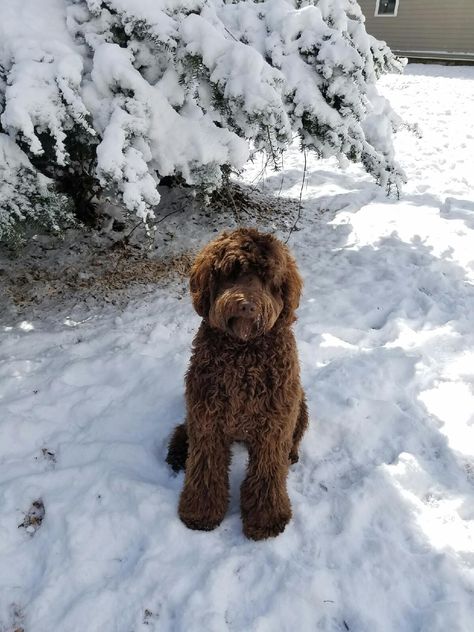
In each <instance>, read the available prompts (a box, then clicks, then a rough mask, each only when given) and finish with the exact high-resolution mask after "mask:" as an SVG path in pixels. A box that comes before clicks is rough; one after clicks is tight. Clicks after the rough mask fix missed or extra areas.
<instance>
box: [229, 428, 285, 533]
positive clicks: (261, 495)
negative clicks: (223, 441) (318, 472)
mask: <svg viewBox="0 0 474 632" xmlns="http://www.w3.org/2000/svg"><path fill="white" fill-rule="evenodd" d="M290 448H291V439H288V440H281V441H278V442H275V441H274V440H273V441H268V440H266V441H262V442H257V443H253V444H252V445H250V446H249V465H248V470H247V476H246V478H245V480H244V482H243V483H242V487H241V490H240V504H241V511H242V521H243V528H244V533H245V535H246V536H247V537H248V538H252V540H263V539H264V538H270V537H273V536H276V535H278V534H279V533H281V532H282V531H283V530H284V529H285V527H286V525H287V524H288V522H289V521H290V519H291V505H290V499H289V498H288V492H287V490H286V477H287V474H288V466H289V462H288V454H289V451H290Z"/></svg>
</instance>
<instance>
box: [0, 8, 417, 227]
mask: <svg viewBox="0 0 474 632" xmlns="http://www.w3.org/2000/svg"><path fill="white" fill-rule="evenodd" d="M0 8H1V13H2V20H1V21H0V133H1V134H2V139H3V140H2V145H1V146H2V147H4V149H3V151H4V152H5V151H6V152H7V153H8V155H9V156H10V158H9V159H8V160H4V161H2V165H1V167H0V168H1V170H2V171H1V176H2V178H1V180H0V238H1V237H2V235H3V236H4V235H5V233H7V232H8V230H10V229H9V228H8V227H11V226H12V225H13V224H14V223H15V222H16V221H17V220H18V219H20V220H21V221H27V220H28V218H30V217H31V218H33V217H34V218H38V217H39V216H42V215H44V217H45V218H48V221H47V222H46V223H50V221H49V220H53V218H56V219H60V212H59V209H60V204H59V201H60V200H61V197H58V195H59V196H61V195H63V194H67V195H69V197H70V198H72V199H73V202H74V204H75V210H76V214H77V215H78V216H79V217H82V218H84V217H87V214H88V213H89V212H90V207H91V205H92V199H93V198H94V196H95V195H96V194H100V195H102V196H103V195H107V196H111V197H114V198H118V199H119V200H120V201H121V203H122V204H123V205H124V206H125V207H126V208H127V209H128V210H129V211H133V212H135V213H136V214H137V215H138V216H139V217H140V218H142V219H143V220H147V218H149V217H150V216H152V215H153V208H154V207H155V206H156V205H157V204H158V203H159V199H160V198H159V194H158V191H157V183H158V182H159V180H160V178H162V177H164V176H169V175H178V176H180V177H181V178H182V179H184V181H185V182H187V183H188V184H191V185H194V186H196V187H200V188H203V189H204V190H212V189H214V188H216V187H218V186H219V185H220V184H221V182H222V178H223V173H228V172H229V170H232V169H234V170H238V169H240V168H241V167H242V166H243V165H244V164H245V162H246V161H247V159H248V157H249V151H250V148H252V149H257V150H262V151H266V152H268V153H269V155H270V156H272V157H273V158H274V160H276V157H278V156H279V154H280V152H282V151H284V149H285V148H286V147H288V145H289V144H290V143H291V142H292V140H293V138H294V137H295V136H296V137H299V139H300V142H301V146H302V147H303V148H307V149H310V150H313V151H315V152H316V154H317V155H318V156H320V157H328V156H346V157H348V158H349V159H350V160H353V161H356V162H361V163H362V164H363V165H364V167H365V169H366V170H367V171H368V172H369V173H371V174H372V175H373V176H374V178H375V179H376V180H377V182H378V183H379V184H380V185H382V186H385V187H392V186H395V187H398V186H399V184H400V183H401V182H402V181H403V179H404V175H403V172H402V171H401V169H400V168H399V167H398V166H397V164H396V162H395V161H394V155H393V146H392V138H391V135H392V130H393V129H394V128H395V127H396V125H397V117H396V116H395V114H394V113H393V112H392V110H391V109H390V106H389V104H388V103H387V101H386V100H385V99H383V98H382V97H381V96H380V95H379V94H378V93H377V90H376V87H375V82H376V78H377V77H378V76H379V75H380V74H382V73H384V72H389V71H400V70H401V68H402V65H401V63H400V62H399V61H398V60H397V59H396V58H395V57H394V56H393V55H392V53H391V52H390V50H389V49H388V48H387V47H386V46H385V44H383V43H381V42H378V41H377V40H375V39H374V38H373V37H371V36H369V35H368V34H367V33H366V31H365V27H364V18H363V16H362V13H361V10H360V8H359V5H358V4H357V2H356V1H355V0H307V1H305V0H266V1H264V2H259V1H256V0H236V1H231V0H23V1H22V3H21V11H20V9H19V4H18V2H17V0H0ZM8 140H9V141H10V142H9V143H8V142H7V141H8ZM12 144H14V146H15V149H14V150H13V148H12V146H11V145H12ZM12 156H14V158H12ZM25 173H26V174H28V175H27V176H25ZM21 174H23V175H21ZM46 177H47V178H49V180H50V181H51V182H50V181H48V182H47V181H46V180H45V178H46ZM52 183H54V187H55V188H52V186H51V185H52ZM45 187H46V188H45ZM40 200H41V202H40Z"/></svg>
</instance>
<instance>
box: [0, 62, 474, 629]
mask: <svg viewBox="0 0 474 632" xmlns="http://www.w3.org/2000/svg"><path fill="white" fill-rule="evenodd" d="M382 86H383V91H384V93H385V94H386V95H387V96H388V97H389V99H390V100H391V101H392V104H393V105H394V107H395V109H396V110H398V111H399V113H400V114H401V115H402V116H403V117H404V118H405V119H406V120H407V121H408V123H411V124H415V123H417V124H418V127H419V131H420V132H421V137H420V134H414V133H413V131H410V130H408V129H406V130H403V131H402V132H401V133H400V134H399V135H398V138H397V147H398V158H399V160H400V162H401V163H402V164H403V165H404V167H405V168H406V170H407V174H408V177H409V183H408V185H407V186H406V188H405V191H404V193H403V196H402V197H401V199H400V200H399V201H396V200H389V199H387V198H385V197H384V195H383V192H382V191H380V190H378V189H377V187H376V186H375V185H374V184H373V183H372V181H371V179H370V178H369V177H368V176H366V175H364V174H363V172H362V171H361V170H359V169H358V168H356V167H354V166H352V165H351V166H347V167H345V168H341V169H338V168H337V167H336V165H335V163H333V162H330V161H328V162H324V163H321V162H319V163H318V162H316V161H314V160H313V159H312V158H311V157H309V156H308V172H307V174H306V181H305V185H304V187H303V194H302V196H303V202H304V206H303V210H302V218H301V221H300V222H299V228H300V229H301V230H299V231H298V232H294V233H293V234H292V235H291V239H290V245H291V247H292V248H293V250H294V252H295V255H296V257H297V259H298V261H299V264H300V267H301V270H302V273H303V276H304V279H305V292H304V297H303V301H302V304H301V307H300V310H299V321H298V323H297V324H296V334H297V339H298V343H299V348H300V356H301V364H302V375H303V381H304V384H305V387H306V391H307V395H308V400H309V404H310V411H311V427H310V430H309V431H308V433H307V435H306V437H305V439H304V441H303V448H302V458H301V459H300V462H299V463H298V464H297V465H296V466H294V467H293V468H292V470H291V473H290V477H289V491H290V496H291V499H292V503H293V510H294V519H293V521H292V522H291V524H290V525H289V526H288V527H287V529H286V530H285V532H284V533H283V534H282V535H281V536H279V537H278V538H276V539H273V540H269V541H265V542H260V543H255V542H251V541H248V540H246V539H245V538H244V537H243V535H242V532H241V523H240V515H239V507H238V485H239V482H240V480H241V478H242V474H243V470H244V467H245V453H244V451H243V450H242V449H241V448H240V449H238V450H236V451H235V458H234V465H233V470H232V503H231V508H230V511H229V514H228V516H227V518H226V519H225V521H224V522H223V524H222V525H221V526H220V527H219V528H218V529H217V530H216V531H214V532H211V533H201V532H194V531H189V530H187V529H186V528H185V527H184V526H183V525H182V524H181V522H180V521H179V520H178V518H177V515H176V506H177V501H178V495H179V492H180V489H181V486H182V482H183V481H182V475H179V476H174V475H173V474H172V473H171V472H170V470H169V469H168V467H167V466H166V464H165V462H164V457H165V453H166V443H167V439H168V436H169V433H170V431H171V429H172V427H173V426H174V425H175V424H176V423H177V422H179V421H180V420H181V419H182V416H183V373H184V371H185V368H186V364H187V358H188V354H189V346H190V342H191V340H192V337H193V333H194V331H195V330H196V327H197V324H198V318H197V317H196V316H195V315H194V313H193V311H192V308H191V305H190V301H189V298H188V297H186V298H185V299H183V300H178V293H177V292H174V291H172V290H170V288H169V287H168V288H166V289H161V290H160V289H157V290H156V292H155V293H154V294H152V295H151V296H150V295H147V297H146V299H145V300H142V301H139V300H136V301H134V302H133V303H131V304H130V305H129V306H128V307H127V308H126V309H125V310H121V311H120V312H119V311H118V309H117V310H115V311H114V309H113V308H111V307H110V306H109V307H107V309H105V308H104V310H103V311H100V312H99V313H96V314H94V315H93V317H89V318H88V319H87V320H82V321H77V320H74V318H72V317H69V318H67V315H66V316H65V315H64V311H61V309H59V308H58V312H57V314H58V315H57V316H56V317H55V315H54V313H52V312H51V311H49V312H48V314H45V316H44V318H41V317H40V316H37V317H35V318H33V319H32V320H18V319H15V318H14V317H12V318H11V321H9V322H6V323H3V324H2V327H1V341H0V355H1V364H0V379H1V383H0V384H1V385H0V407H1V413H0V415H1V416H0V630H1V631H2V632H7V631H8V632H13V630H24V631H25V632H84V630H87V632H132V631H133V632H139V631H140V630H156V631H160V632H162V631H163V632H168V631H169V632H181V631H182V632H189V631H196V632H201V631H203V632H204V631H205V632H225V631H227V630H229V631H236V632H237V631H241V632H276V631H285V632H286V631H288V632H290V631H291V632H293V631H294V630H301V631H302V632H306V631H308V632H309V631H311V632H314V631H316V630H322V631H325V632H336V631H341V632H347V631H350V632H448V631H449V632H472V630H474V164H473V158H472V157H473V154H474V117H473V116H472V107H473V105H472V104H473V101H472V95H473V94H474V68H453V67H441V66H421V65H419V66H418V65H413V66H409V67H408V69H407V71H406V73H405V76H402V77H398V76H397V77H387V78H385V79H384V80H383V82H382ZM259 170H260V165H259V164H255V165H254V166H252V167H251V168H250V169H249V170H248V172H247V174H246V176H245V177H246V179H247V180H248V181H252V180H254V179H255V178H256V177H257V176H258V173H259ZM302 174H303V156H302V155H301V154H300V153H299V152H298V151H297V150H296V149H295V150H294V151H292V152H290V153H289V154H288V155H287V156H286V158H285V169H284V172H283V173H277V174H272V173H271V172H269V173H268V174H267V177H266V179H265V181H264V186H265V188H266V190H267V191H274V192H275V195H281V196H291V197H293V198H295V197H298V196H299V193H300V188H301V182H302ZM178 221H179V220H178ZM190 232H191V231H188V233H190ZM212 235H213V233H210V234H209V235H200V237H199V239H201V238H202V240H205V239H206V238H208V237H210V236H212ZM281 236H283V237H285V235H284V234H281ZM194 237H195V235H194ZM196 238H197V237H196ZM40 500H41V502H37V506H36V508H33V509H34V510H35V512H36V516H37V517H36V518H35V516H34V515H32V514H31V513H28V512H29V511H30V509H32V503H33V502H35V501H40ZM43 512H44V516H43ZM19 525H23V526H20V528H19Z"/></svg>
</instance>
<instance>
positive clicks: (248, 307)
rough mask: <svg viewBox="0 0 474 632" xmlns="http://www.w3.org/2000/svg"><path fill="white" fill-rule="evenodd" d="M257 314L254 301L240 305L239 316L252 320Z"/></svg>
mask: <svg viewBox="0 0 474 632" xmlns="http://www.w3.org/2000/svg"><path fill="white" fill-rule="evenodd" d="M256 313H257V306H256V305H255V303H252V301H242V302H241V303H239V316H243V317H247V318H250V317H252V316H255V314H256Z"/></svg>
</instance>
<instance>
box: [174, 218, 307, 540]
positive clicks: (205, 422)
mask: <svg viewBox="0 0 474 632" xmlns="http://www.w3.org/2000/svg"><path fill="white" fill-rule="evenodd" d="M190 287H191V295H192V300H193V305H194V308H195V309H196V311H197V313H198V314H199V315H200V316H201V317H202V319H203V320H202V322H201V326H200V327H199V330H198V332H197V334H196V337H195V339H194V343H193V352H192V356H191V362H190V366H189V369H188V371H187V374H186V404H187V417H186V423H185V424H181V425H180V426H178V427H177V428H176V429H175V431H174V433H173V436H172V438H171V441H170V444H169V451H168V456H167V459H166V460H167V462H168V463H169V464H170V465H171V467H172V468H173V469H174V470H175V471H178V470H180V469H184V468H185V469H186V475H185V481H184V489H183V491H182V494H181V499H180V502H179V515H180V518H181V520H182V521H183V522H184V524H186V525H187V526H188V527H190V528H191V529H203V530H211V529H214V528H215V527H217V525H218V524H220V522H221V521H222V519H223V518H224V515H225V512H226V509H227V505H228V501H229V465H230V457H231V452H230V447H231V444H232V442H233V441H242V442H244V443H245V444H246V446H247V448H248V451H249V463H248V469H247V475H246V478H245V480H244V482H243V484H242V487H241V511H242V519H243V527H244V533H245V535H247V536H248V537H249V538H253V539H254V540H260V539H263V538H268V537H270V536H275V535H278V534H279V533H281V532H282V531H283V530H284V528H285V526H286V524H287V523H288V522H289V520H290V518H291V506H290V501H289V498H288V493H287V491H286V477H287V473H288V467H289V464H290V463H295V462H296V461H297V460H298V445H299V443H300V441H301V438H302V436H303V433H304V431H305V429H306V426H307V424H308V413H307V408H306V401H305V396H304V393H303V389H302V387H301V383H300V374H299V364H298V355H297V350H296V343H295V338H294V335H293V332H292V328H291V326H292V323H293V322H294V321H295V310H296V308H297V307H298V303H299V298H300V293H301V288H302V281H301V277H300V275H299V273H298V269H297V267H296V263H295V261H294V259H293V258H292V256H291V255H290V253H289V251H288V249H287V248H286V246H284V245H283V244H282V243H281V242H280V241H278V240H277V239H276V238H275V237H273V236H272V235H266V234H262V233H259V232H258V231H256V230H254V229H252V228H240V229H238V230H235V231H233V232H232V233H223V234H222V235H221V236H220V237H218V238H217V239H216V240H215V241H213V242H211V243H210V244H208V245H207V246H206V247H205V248H204V249H203V250H202V251H201V252H200V253H199V255H198V256H197V258H196V261H195V263H194V266H193V268H192V271H191V282H190Z"/></svg>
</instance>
